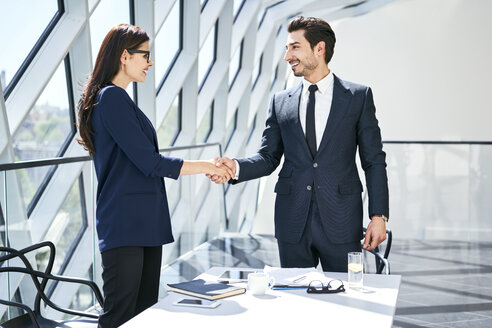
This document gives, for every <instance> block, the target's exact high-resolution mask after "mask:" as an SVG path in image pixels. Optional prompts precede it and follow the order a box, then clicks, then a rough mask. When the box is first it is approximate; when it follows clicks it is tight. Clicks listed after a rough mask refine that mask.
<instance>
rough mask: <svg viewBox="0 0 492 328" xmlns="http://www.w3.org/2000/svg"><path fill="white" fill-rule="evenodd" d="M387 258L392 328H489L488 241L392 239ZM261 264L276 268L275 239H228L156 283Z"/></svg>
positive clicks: (491, 251)
mask: <svg viewBox="0 0 492 328" xmlns="http://www.w3.org/2000/svg"><path fill="white" fill-rule="evenodd" d="M389 259H390V262H391V272H392V274H399V275H402V284H401V287H400V293H399V296H398V303H397V309H396V315H395V319H394V323H393V327H408V328H413V327H449V328H450V327H467V328H474V327H492V274H491V273H492V265H489V263H492V242H490V243H469V242H456V241H419V240H403V241H402V240H394V241H393V246H392V249H391V254H390V256H389ZM264 265H270V266H279V265H280V263H279V259H278V254H277V243H276V239H275V238H273V237H272V236H257V235H255V236H249V237H248V236H246V237H238V236H232V235H231V236H230V237H227V238H220V239H216V240H213V241H211V242H210V243H207V244H204V245H202V246H201V247H199V248H197V249H196V250H195V251H193V252H191V253H189V254H188V255H187V256H185V257H183V258H181V259H180V260H178V261H176V262H174V263H172V264H171V265H170V266H168V267H165V268H164V269H163V271H162V276H161V282H162V285H163V286H165V284H166V283H173V282H179V281H184V280H191V279H193V278H194V277H196V276H197V275H199V274H200V273H202V272H203V271H206V270H207V269H209V268H210V267H213V266H233V267H234V266H237V267H252V268H262V267H264ZM165 294H166V291H165V290H164V289H163V290H162V291H161V294H160V296H161V297H163V296H165Z"/></svg>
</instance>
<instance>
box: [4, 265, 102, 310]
mask: <svg viewBox="0 0 492 328" xmlns="http://www.w3.org/2000/svg"><path fill="white" fill-rule="evenodd" d="M0 272H20V273H25V274H29V275H30V276H31V277H32V279H33V282H34V285H35V286H36V289H37V290H38V295H39V296H40V297H41V299H42V300H43V301H44V302H45V303H46V304H47V305H48V306H50V307H52V308H53V309H55V310H57V311H60V312H64V313H67V314H72V315H79V316H84V317H89V318H94V319H97V318H98V317H99V316H98V315H97V314H93V313H87V312H82V311H77V310H71V309H65V308H62V307H60V306H58V305H56V304H55V303H53V302H52V301H51V300H50V299H49V298H48V297H47V296H46V294H45V293H44V291H43V290H41V285H40V284H39V281H38V280H37V277H39V278H43V280H45V279H46V280H57V281H63V282H70V283H78V284H83V285H86V286H89V287H90V288H91V289H92V291H93V292H94V294H95V295H96V299H97V301H98V302H99V304H100V305H101V306H102V305H103V297H102V294H101V291H100V290H99V287H98V286H97V284H96V283H95V282H93V281H90V280H87V279H82V278H72V277H63V276H57V275H52V274H46V273H44V272H40V271H35V270H29V269H26V268H21V267H5V268H0Z"/></svg>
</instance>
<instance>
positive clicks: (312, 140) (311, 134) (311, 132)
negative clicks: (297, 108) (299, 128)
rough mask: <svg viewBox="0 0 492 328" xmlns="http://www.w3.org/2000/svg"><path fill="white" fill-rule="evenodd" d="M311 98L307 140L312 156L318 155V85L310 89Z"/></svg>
mask: <svg viewBox="0 0 492 328" xmlns="http://www.w3.org/2000/svg"><path fill="white" fill-rule="evenodd" d="M308 90H309V98H308V101H307V106H306V140H307V143H308V146H309V150H310V151H311V155H313V158H314V156H315V155H316V148H317V147H316V126H315V124H314V103H315V97H314V93H315V92H316V90H318V86H317V85H316V84H311V85H310V86H309V88H308Z"/></svg>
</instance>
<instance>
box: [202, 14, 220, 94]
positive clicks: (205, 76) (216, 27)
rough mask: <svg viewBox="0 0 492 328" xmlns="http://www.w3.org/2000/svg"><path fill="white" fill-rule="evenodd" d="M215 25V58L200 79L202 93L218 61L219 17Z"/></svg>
mask: <svg viewBox="0 0 492 328" xmlns="http://www.w3.org/2000/svg"><path fill="white" fill-rule="evenodd" d="M214 26H215V31H214V55H213V58H212V62H211V63H210V64H209V65H208V68H207V72H205V75H204V76H203V79H202V80H201V81H200V86H199V87H198V93H200V91H202V88H203V86H204V85H205V82H206V81H207V79H208V76H209V75H210V71H212V68H213V67H214V64H215V62H216V61H217V37H218V36H219V33H218V31H219V19H217V20H216V21H215V24H214ZM207 37H208V36H207ZM205 40H206V39H205ZM200 50H201V49H200ZM198 56H200V51H198ZM198 60H200V58H198Z"/></svg>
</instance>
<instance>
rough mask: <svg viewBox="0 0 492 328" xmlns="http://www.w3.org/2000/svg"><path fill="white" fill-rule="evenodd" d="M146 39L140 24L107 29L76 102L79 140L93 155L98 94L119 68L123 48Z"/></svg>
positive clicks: (134, 47)
mask: <svg viewBox="0 0 492 328" xmlns="http://www.w3.org/2000/svg"><path fill="white" fill-rule="evenodd" d="M146 41H149V36H148V35H147V32H145V31H144V30H143V29H141V28H140V27H138V26H134V25H129V24H119V25H116V26H115V27H113V28H112V29H111V30H110V31H109V32H108V34H107V35H106V37H105V38H104V40H103V42H102V44H101V48H100V49H99V53H98V54H97V59H96V64H95V66H94V70H93V71H92V74H91V75H90V77H89V82H88V83H87V85H86V87H85V90H84V93H83V94H82V97H81V98H80V100H79V103H78V105H77V109H78V116H79V133H80V137H81V139H78V138H77V139H76V140H77V142H78V143H79V144H81V145H82V146H83V147H84V149H85V150H88V151H89V154H91V155H93V154H95V153H96V150H95V148H94V143H93V142H92V135H93V134H94V132H93V131H92V129H91V115H92V111H93V110H94V106H95V105H96V104H95V103H94V101H95V99H96V96H97V94H98V93H99V91H100V90H101V89H102V88H104V87H105V86H106V85H108V84H109V83H110V82H111V80H112V79H113V78H114V76H115V75H116V74H117V73H118V71H119V70H120V58H121V55H122V54H123V51H124V50H125V49H136V48H138V47H139V46H140V45H141V44H142V43H144V42H146Z"/></svg>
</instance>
